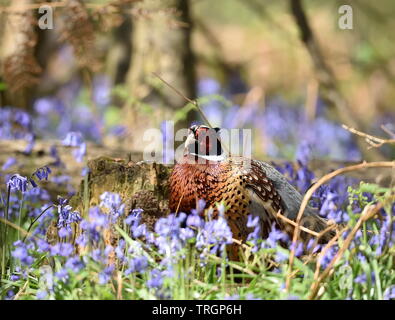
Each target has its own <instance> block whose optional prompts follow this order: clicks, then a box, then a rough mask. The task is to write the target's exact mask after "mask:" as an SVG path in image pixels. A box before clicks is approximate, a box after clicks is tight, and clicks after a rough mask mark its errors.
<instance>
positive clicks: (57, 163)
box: [49, 145, 64, 167]
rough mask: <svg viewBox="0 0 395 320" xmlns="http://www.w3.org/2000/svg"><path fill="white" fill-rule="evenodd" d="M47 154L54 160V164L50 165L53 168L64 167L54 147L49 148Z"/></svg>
mask: <svg viewBox="0 0 395 320" xmlns="http://www.w3.org/2000/svg"><path fill="white" fill-rule="evenodd" d="M49 153H50V155H51V157H52V158H54V159H55V162H54V163H52V165H53V166H55V167H64V163H63V162H62V160H61V159H60V156H59V151H58V149H57V148H56V146H55V145H52V146H51V147H50V149H49Z"/></svg>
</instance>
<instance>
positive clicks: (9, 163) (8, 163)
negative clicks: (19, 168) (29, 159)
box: [1, 157, 18, 171]
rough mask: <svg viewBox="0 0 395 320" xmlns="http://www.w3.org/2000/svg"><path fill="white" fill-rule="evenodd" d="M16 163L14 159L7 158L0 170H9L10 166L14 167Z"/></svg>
mask: <svg viewBox="0 0 395 320" xmlns="http://www.w3.org/2000/svg"><path fill="white" fill-rule="evenodd" d="M17 163H18V161H17V160H16V159H15V158H14V157H9V158H8V159H7V160H6V162H5V163H4V164H3V166H2V167H1V170H3V171H5V170H7V169H9V168H11V167H12V166H14V165H15V164H17Z"/></svg>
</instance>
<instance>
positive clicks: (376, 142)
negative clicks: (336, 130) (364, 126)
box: [343, 124, 395, 149]
mask: <svg viewBox="0 0 395 320" xmlns="http://www.w3.org/2000/svg"><path fill="white" fill-rule="evenodd" d="M343 128H344V129H346V130H347V131H350V132H351V133H353V134H355V135H357V136H360V137H362V138H365V141H366V142H367V143H368V144H369V145H370V147H369V148H368V149H371V148H379V147H381V146H383V145H384V144H395V139H384V138H379V137H376V136H372V135H370V134H367V133H364V132H362V131H359V130H357V129H355V128H351V127H348V126H346V125H345V124H343ZM381 128H382V129H383V130H384V131H385V132H387V133H388V134H389V135H391V134H393V133H392V132H391V131H389V130H388V129H387V128H385V127H384V126H382V127H381Z"/></svg>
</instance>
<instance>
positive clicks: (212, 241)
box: [196, 216, 233, 254]
mask: <svg viewBox="0 0 395 320" xmlns="http://www.w3.org/2000/svg"><path fill="white" fill-rule="evenodd" d="M232 242H233V240H232V231H231V230H230V227H229V226H228V223H227V221H226V219H225V218H223V217H221V216H220V217H218V219H215V220H210V221H207V222H206V224H205V226H204V228H202V229H200V230H199V231H198V234H197V238H196V247H197V248H205V247H206V248H208V247H211V250H210V252H211V253H212V254H216V253H218V252H223V251H224V249H225V246H226V245H227V244H231V243H232Z"/></svg>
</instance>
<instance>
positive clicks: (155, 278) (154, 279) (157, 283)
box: [147, 269, 163, 289]
mask: <svg viewBox="0 0 395 320" xmlns="http://www.w3.org/2000/svg"><path fill="white" fill-rule="evenodd" d="M162 285H163V278H162V273H161V272H160V271H159V270H157V269H154V270H152V271H151V274H150V278H149V279H148V281H147V287H148V288H151V289H153V288H160V287H162Z"/></svg>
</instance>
